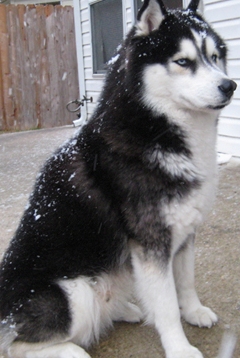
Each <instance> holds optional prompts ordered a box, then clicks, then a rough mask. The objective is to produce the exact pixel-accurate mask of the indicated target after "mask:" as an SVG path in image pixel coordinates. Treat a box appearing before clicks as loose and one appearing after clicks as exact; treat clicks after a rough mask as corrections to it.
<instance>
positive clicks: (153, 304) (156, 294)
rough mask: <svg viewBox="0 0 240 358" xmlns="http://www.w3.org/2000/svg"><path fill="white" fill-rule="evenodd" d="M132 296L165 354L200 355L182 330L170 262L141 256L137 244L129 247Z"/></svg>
mask: <svg viewBox="0 0 240 358" xmlns="http://www.w3.org/2000/svg"><path fill="white" fill-rule="evenodd" d="M132 258H133V267H134V278H135V285H136V296H137V298H138V299H139V300H140V302H141V304H142V306H143V309H144V312H145V314H146V319H147V322H148V323H150V324H154V325H155V327H156V329H157V331H158V333H159V335H160V337H161V340H162V344H163V347H164V349H165V352H166V357H167V358H203V356H202V354H201V353H200V352H199V351H198V349H196V348H195V347H193V346H191V345H190V344H189V342H188V340H187V338H186V336H185V334H184V332H183V328H182V325H181V321H180V312H179V308H178V300H177V294H176V289H175V283H174V277H173V271H172V265H171V263H170V264H169V265H168V266H167V268H165V269H162V266H161V263H159V262H157V261H155V260H154V259H153V260H152V259H149V258H146V257H145V256H144V253H143V251H142V248H141V247H137V246H133V250H132Z"/></svg>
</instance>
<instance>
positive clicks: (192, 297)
mask: <svg viewBox="0 0 240 358" xmlns="http://www.w3.org/2000/svg"><path fill="white" fill-rule="evenodd" d="M174 277H175V284H176V289H177V294H178V302H179V306H180V310H181V315H182V317H183V318H184V319H185V320H186V321H187V322H188V323H191V324H193V325H197V326H199V327H209V328H210V327H211V326H212V325H213V324H215V323H216V322H217V320H218V319H217V316H216V314H215V313H214V312H212V310H211V309H210V308H208V307H205V306H203V305H202V304H201V302H200V300H199V298H198V295H197V292H196V290H195V283H194V235H190V236H189V237H188V240H187V241H186V244H185V245H184V246H183V247H182V248H181V249H180V250H179V252H178V253H177V254H176V255H175V258H174Z"/></svg>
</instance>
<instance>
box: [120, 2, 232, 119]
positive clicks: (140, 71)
mask: <svg viewBox="0 0 240 358" xmlns="http://www.w3.org/2000/svg"><path fill="white" fill-rule="evenodd" d="M198 3H199V0H192V1H191V2H190V4H189V6H188V8H187V9H185V10H168V9H166V8H165V6H164V4H163V2H162V0H145V1H144V4H143V6H142V8H141V9H140V11H139V14H138V18H137V23H136V25H135V27H134V29H133V31H132V32H131V33H130V35H129V37H128V38H127V40H126V42H125V49H126V53H125V56H126V60H125V70H126V78H127V81H128V84H129V87H131V89H132V91H137V92H138V94H139V95H140V97H141V100H142V101H143V103H144V106H147V107H149V108H151V110H154V111H155V112H156V113H163V112H166V113H169V110H170V109H172V110H173V108H174V106H175V107H176V109H178V110H179V109H180V110H181V108H182V109H184V110H188V109H189V110H193V111H204V112H205V111H217V110H219V109H222V108H223V107H225V106H226V105H228V104H229V103H230V101H231V98H232V95H233V92H234V90H235V89H236V84H235V82H234V81H232V80H230V79H229V78H228V76H227V74H226V55H227V48H226V45H225V43H224V41H223V40H222V39H221V37H220V36H219V35H218V34H217V33H216V32H215V31H214V30H213V29H212V28H211V26H210V25H209V24H208V23H207V22H206V21H205V20H204V19H203V18H202V16H201V15H200V14H199V13H198V11H197V7H198ZM140 85H141V86H140ZM133 87H134V88H133Z"/></svg>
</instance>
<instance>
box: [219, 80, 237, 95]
mask: <svg viewBox="0 0 240 358" xmlns="http://www.w3.org/2000/svg"><path fill="white" fill-rule="evenodd" d="M218 88H219V89H220V91H221V92H223V93H224V94H225V96H227V98H231V97H232V95H233V92H234V91H235V89H236V88H237V84H236V82H234V81H232V80H226V79H225V80H223V81H222V84H221V85H220V86H218Z"/></svg>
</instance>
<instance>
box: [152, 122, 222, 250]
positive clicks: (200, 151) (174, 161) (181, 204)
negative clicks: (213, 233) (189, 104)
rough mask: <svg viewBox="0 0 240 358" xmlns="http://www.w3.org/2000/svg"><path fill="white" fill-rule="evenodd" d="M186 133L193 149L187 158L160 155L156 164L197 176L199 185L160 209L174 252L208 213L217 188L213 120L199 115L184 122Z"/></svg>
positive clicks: (189, 176)
mask: <svg viewBox="0 0 240 358" xmlns="http://www.w3.org/2000/svg"><path fill="white" fill-rule="evenodd" d="M183 127H185V128H184V129H185V131H186V133H187V134H188V138H187V143H188V145H189V148H190V150H191V152H192V158H191V159H189V158H187V157H186V156H184V155H183V154H169V155H168V156H164V158H163V157H162V154H160V155H159V156H160V157H161V158H160V157H159V165H160V166H162V167H164V168H165V170H167V171H168V172H169V173H170V172H171V174H173V175H174V174H175V175H176V174H180V173H183V174H184V176H185V177H186V179H189V180H191V179H194V178H197V179H199V180H200V182H201V185H200V186H199V187H196V188H195V189H193V190H191V191H190V193H189V194H188V195H187V196H185V197H183V198H181V199H179V198H176V199H173V200H172V201H171V202H170V203H169V204H167V205H165V206H164V208H161V215H162V216H163V217H164V220H165V222H166V224H167V226H170V227H171V228H172V233H173V239H174V240H173V252H176V251H177V250H178V248H179V247H180V246H181V245H182V243H183V242H184V240H185V239H186V237H187V236H188V235H189V234H191V233H194V232H195V230H196V227H197V226H198V225H200V224H201V223H202V221H203V220H204V218H205V217H206V215H207V214H208V213H209V211H210V209H211V207H212V204H213V201H214V198H215V191H216V184H217V175H216V174H217V173H216V148H215V146H216V133H217V129H216V119H215V118H214V117H213V116H212V117H210V118H209V117H208V116H203V115H201V116H200V115H199V117H198V118H194V119H193V120H191V121H188V122H187V123H186V122H185V123H184V124H183Z"/></svg>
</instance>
